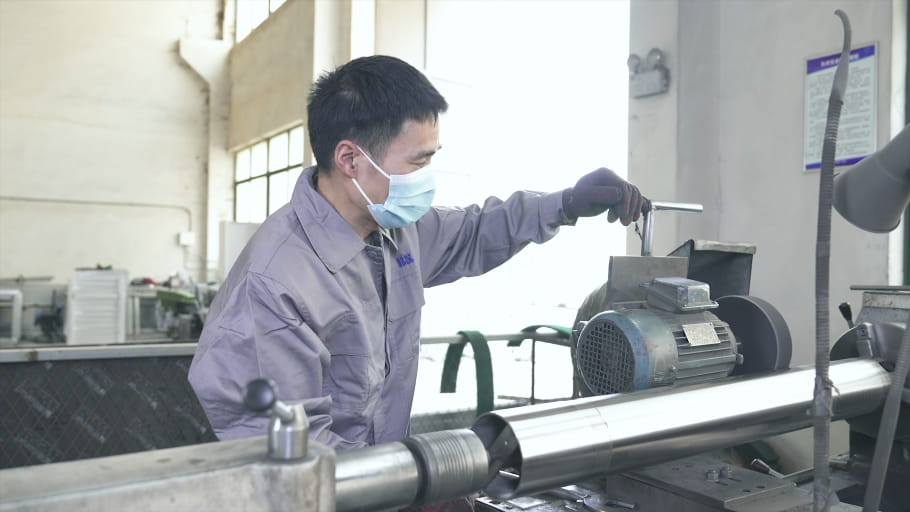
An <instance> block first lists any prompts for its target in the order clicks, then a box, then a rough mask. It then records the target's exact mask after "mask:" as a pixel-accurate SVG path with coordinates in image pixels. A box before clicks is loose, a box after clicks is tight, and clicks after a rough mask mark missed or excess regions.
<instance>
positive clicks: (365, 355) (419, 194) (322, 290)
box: [189, 56, 645, 449]
mask: <svg viewBox="0 0 910 512" xmlns="http://www.w3.org/2000/svg"><path fill="white" fill-rule="evenodd" d="M447 108H448V105H447V104H446V101H445V99H444V98H443V97H442V96H441V95H440V94H439V92H438V91H436V89H435V88H434V87H433V86H432V85H431V84H430V82H429V81H428V80H427V79H426V77H424V76H423V75H422V74H421V73H420V72H419V71H417V70H416V69H414V68H413V67H411V66H410V65H408V64H406V63H405V62H403V61H401V60H399V59H396V58H393V57H386V56H373V57H365V58H360V59H356V60H353V61H351V62H349V63H347V64H345V65H343V66H341V67H339V68H338V69H336V70H335V71H333V72H330V73H327V74H325V75H323V76H322V77H320V78H319V80H318V81H317V82H316V83H315V85H314V87H313V90H312V92H311V94H310V98H309V105H308V116H309V119H308V129H309V134H310V144H311V148H312V150H313V153H314V155H315V157H316V163H317V165H316V167H314V168H309V169H307V170H305V171H304V172H303V174H302V175H301V176H300V179H299V180H298V182H297V185H296V188H295V189H294V193H293V197H292V198H291V201H290V203H289V204H288V205H285V206H284V207H283V208H281V209H280V210H278V211H277V212H275V213H274V214H273V215H271V216H270V217H269V218H268V219H267V220H266V221H265V222H264V223H263V225H262V226H261V227H260V228H259V230H258V231H257V232H256V234H255V235H254V236H253V238H252V239H251V240H250V242H249V244H248V245H247V247H246V248H245V249H244V251H243V253H242V254H241V255H240V257H239V258H238V259H237V261H236V263H235V264H234V266H233V268H232V269H231V272H230V274H229V275H228V277H227V279H226V280H225V282H224V284H223V285H222V287H221V290H220V291H219V292H218V296H217V297H216V299H215V301H214V303H213V304H212V307H211V308H210V310H209V313H208V317H207V319H206V323H205V329H204V330H203V332H202V336H201V337H200V340H199V346H198V348H197V350H196V355H195V357H194V358H193V364H192V366H191V368H190V375H189V378H190V383H191V384H192V386H193V389H194V390H195V392H196V394H197V396H198V397H199V400H200V403H201V404H202V407H203V409H204V410H205V412H206V414H207V415H208V418H209V420H210V421H211V424H212V427H213V429H214V431H215V433H216V434H217V435H218V437H219V438H221V439H233V438H239V437H245V436H253V435H262V434H264V433H265V432H266V424H267V421H268V420H267V418H265V417H262V416H259V415H256V414H253V413H251V412H250V411H246V410H244V407H243V403H242V398H241V397H242V394H243V388H244V386H245V385H246V384H247V383H248V382H249V381H251V380H253V379H256V378H259V377H266V378H270V379H272V380H274V381H275V382H276V383H277V386H278V391H279V398H280V399H281V400H284V401H288V402H302V404H303V406H304V409H305V410H306V412H307V416H308V419H309V423H310V437H311V438H313V439H317V440H319V441H321V442H323V443H326V444H328V445H331V446H334V447H335V448H336V449H350V448H358V447H363V446H367V445H373V444H378V443H385V442H392V441H399V440H401V439H403V438H405V437H406V436H407V435H408V421H409V417H410V411H411V402H412V399H413V396H414V386H415V380H416V375H417V361H418V357H417V354H418V349H419V327H420V309H421V307H422V306H423V304H424V298H423V289H424V287H429V286H436V285H438V284H443V283H448V282H451V281H455V280H456V279H459V278H461V277H465V276H473V275H479V274H483V273H484V272H486V271H488V270H490V269H492V268H494V267H496V266H498V265H500V264H501V263H503V262H505V261H506V260H507V259H509V258H510V257H512V256H513V255H514V254H516V253H517V252H518V251H519V250H521V249H522V248H523V247H525V246H526V245H527V244H528V243H530V242H536V243H542V242H545V241H547V240H549V239H550V238H552V237H553V236H554V235H555V234H556V233H557V231H558V230H559V227H560V225H564V224H572V223H574V221H575V219H577V218H578V217H580V216H592V215H597V214H600V213H603V212H604V211H607V210H608V209H609V211H610V220H611V221H612V220H616V219H617V218H618V219H619V220H620V221H621V222H622V224H623V225H628V224H629V223H630V222H633V221H634V220H637V219H638V217H639V215H640V212H641V209H642V203H643V202H644V201H645V199H644V198H643V197H642V196H641V194H640V193H639V191H638V189H637V188H636V187H634V186H633V185H631V184H629V183H627V182H625V181H624V180H622V179H621V178H619V177H618V176H616V175H615V174H614V173H613V172H611V171H609V170H606V169H599V170H597V171H594V172H593V173H591V174H588V175H587V176H585V177H583V178H582V179H581V180H579V182H578V183H577V184H576V185H575V186H574V187H572V188H570V189H567V190H565V191H561V192H556V193H550V194H540V193H533V192H516V193H515V194H513V195H512V196H511V197H510V198H509V199H508V200H506V201H501V200H499V199H496V198H490V199H489V200H487V201H486V202H485V204H484V205H483V207H478V206H470V207H467V208H463V209H462V208H438V207H431V206H430V203H431V201H432V198H433V191H434V181H433V174H432V170H431V169H430V168H429V165H430V163H431V161H432V158H433V155H434V154H435V153H436V151H437V150H438V149H439V148H440V145H439V130H438V127H437V119H438V115H439V114H440V113H442V112H445V111H446V109H447Z"/></svg>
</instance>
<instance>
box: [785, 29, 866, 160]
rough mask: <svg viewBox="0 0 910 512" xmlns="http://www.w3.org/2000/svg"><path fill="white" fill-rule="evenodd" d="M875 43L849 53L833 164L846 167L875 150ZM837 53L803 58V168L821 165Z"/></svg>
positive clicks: (838, 60)
mask: <svg viewBox="0 0 910 512" xmlns="http://www.w3.org/2000/svg"><path fill="white" fill-rule="evenodd" d="M875 60H876V52H875V45H874V44H870V45H867V46H862V47H860V48H855V49H853V51H851V52H850V71H849V73H848V78H847V90H846V91H845V92H844V98H843V100H844V104H843V107H842V109H841V114H840V124H839V127H838V131H837V150H836V152H835V157H834V160H835V165H837V166H847V165H853V164H855V163H856V162H859V161H860V160H862V159H863V158H864V157H866V156H868V155H871V154H872V153H874V152H875V149H876V144H875V138H876V137H875V136H876V130H875V124H876V122H875V121H876V100H875V98H876V96H875V90H876V88H875V82H876V80H875V68H876V66H875ZM838 62H840V53H835V54H831V55H825V56H822V57H817V58H813V59H808V60H806V111H805V114H804V120H805V132H804V133H805V138H804V141H805V145H804V146H803V170H805V171H810V170H817V169H819V168H821V160H822V144H823V142H824V136H825V123H826V120H827V116H828V98H829V97H830V95H831V85H832V84H833V83H834V71H835V69H836V68H837V64H838Z"/></svg>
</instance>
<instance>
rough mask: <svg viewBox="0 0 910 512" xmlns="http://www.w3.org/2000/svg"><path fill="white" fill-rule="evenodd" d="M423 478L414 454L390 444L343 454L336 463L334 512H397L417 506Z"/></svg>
mask: <svg viewBox="0 0 910 512" xmlns="http://www.w3.org/2000/svg"><path fill="white" fill-rule="evenodd" d="M419 490H420V474H419V472H418V469H417V461H416V460H415V459H414V455H413V454H412V453H411V450H409V449H408V447H407V446H405V445H404V444H403V443H388V444H381V445H377V446H371V447H369V448H362V449H360V450H351V451H347V452H340V453H339V454H338V457H337V459H336V460H335V510H336V511H338V512H349V511H350V512H352V511H357V510H397V509H400V508H404V507H406V506H409V505H411V504H412V503H414V500H416V499H417V492H418V491H419Z"/></svg>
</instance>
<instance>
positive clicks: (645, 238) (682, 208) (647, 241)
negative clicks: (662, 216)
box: [641, 201, 704, 256]
mask: <svg viewBox="0 0 910 512" xmlns="http://www.w3.org/2000/svg"><path fill="white" fill-rule="evenodd" d="M656 211H673V212H701V211H704V207H703V206H702V205H700V204H697V203H671V202H667V201H651V209H650V210H645V211H644V212H643V214H642V224H644V228H643V229H642V233H641V255H642V256H650V255H651V236H652V233H653V232H654V215H653V214H654V212H656Z"/></svg>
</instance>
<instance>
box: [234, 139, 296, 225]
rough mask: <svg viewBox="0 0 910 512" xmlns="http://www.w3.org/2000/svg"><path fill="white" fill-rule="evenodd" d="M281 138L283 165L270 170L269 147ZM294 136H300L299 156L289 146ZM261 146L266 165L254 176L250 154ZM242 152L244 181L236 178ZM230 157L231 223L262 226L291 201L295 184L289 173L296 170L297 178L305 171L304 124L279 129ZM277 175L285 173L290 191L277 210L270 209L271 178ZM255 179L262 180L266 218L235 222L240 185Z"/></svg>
mask: <svg viewBox="0 0 910 512" xmlns="http://www.w3.org/2000/svg"><path fill="white" fill-rule="evenodd" d="M295 132H296V133H295ZM282 136H284V137H285V141H286V142H285V145H286V148H285V153H286V154H285V157H284V164H283V165H281V166H277V167H275V168H274V169H273V168H272V165H271V160H272V144H273V142H274V141H275V140H276V139H279V138H281V137H282ZM295 136H297V137H299V155H297V154H295V151H294V144H292V140H293V139H294V137H295ZM262 144H265V150H264V151H265V162H264V165H265V168H264V171H263V172H261V173H258V174H255V175H253V172H252V167H253V165H252V152H253V149H254V148H256V147H261V145H262ZM244 151H246V152H248V157H247V159H246V172H245V175H244V177H243V178H241V179H238V170H239V160H240V154H241V153H243V152H244ZM233 157H234V158H233V161H234V165H233V171H234V172H233V175H232V182H233V190H234V205H233V213H232V218H233V221H234V222H254V223H261V222H263V221H264V220H265V219H267V218H268V217H269V215H271V214H272V213H274V211H275V210H277V209H278V208H280V207H281V206H283V205H284V204H287V202H288V201H290V197H291V195H292V194H293V190H294V183H292V182H291V180H290V176H291V174H292V173H294V171H295V170H296V169H299V172H297V173H296V176H297V177H299V176H300V174H301V173H302V172H303V170H304V169H305V168H306V164H307V152H306V133H305V129H304V126H303V124H298V125H295V126H292V127H290V128H287V129H285V130H281V131H279V132H277V133H273V134H271V135H269V136H268V137H264V138H262V139H259V140H256V141H254V142H252V143H250V144H247V145H245V146H242V147H240V148H238V149H237V150H236V151H234V153H233ZM298 157H299V158H298ZM280 174H286V175H287V176H288V178H289V179H288V189H289V190H288V193H287V199H285V200H284V201H283V202H282V203H281V205H278V206H277V207H276V208H274V209H273V208H272V204H271V203H272V178H273V176H277V175H280ZM256 180H265V191H264V194H265V201H264V208H265V211H264V214H265V215H264V217H262V220H258V221H257V220H248V219H243V220H240V219H238V216H237V213H238V203H239V199H240V196H239V194H238V190H239V189H240V187H241V186H242V185H245V184H248V183H253V182H254V181H256ZM294 182H296V179H295V180H294ZM243 206H246V205H243ZM260 213H263V212H260Z"/></svg>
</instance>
